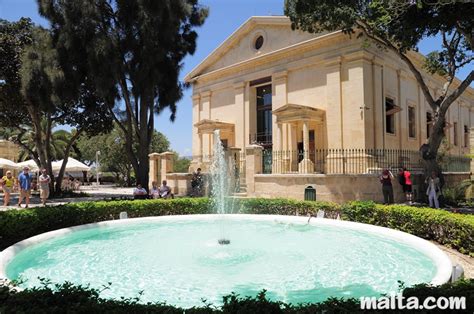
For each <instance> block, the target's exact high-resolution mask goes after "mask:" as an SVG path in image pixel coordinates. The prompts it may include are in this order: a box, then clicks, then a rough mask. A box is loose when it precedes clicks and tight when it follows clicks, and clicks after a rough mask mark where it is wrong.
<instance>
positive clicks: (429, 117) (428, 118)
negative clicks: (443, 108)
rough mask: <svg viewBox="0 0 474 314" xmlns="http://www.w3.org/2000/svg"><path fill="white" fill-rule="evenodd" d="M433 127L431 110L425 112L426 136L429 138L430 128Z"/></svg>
mask: <svg viewBox="0 0 474 314" xmlns="http://www.w3.org/2000/svg"><path fill="white" fill-rule="evenodd" d="M432 129H433V114H432V113H431V112H427V113H426V138H427V139H428V138H430V135H431V130H432Z"/></svg>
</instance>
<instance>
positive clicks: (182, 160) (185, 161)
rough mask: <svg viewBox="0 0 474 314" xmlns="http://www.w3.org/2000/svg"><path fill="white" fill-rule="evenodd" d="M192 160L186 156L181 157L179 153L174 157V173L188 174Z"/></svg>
mask: <svg viewBox="0 0 474 314" xmlns="http://www.w3.org/2000/svg"><path fill="white" fill-rule="evenodd" d="M190 164H191V159H190V158H188V157H184V156H179V154H178V153H176V154H175V155H174V172H178V173H188V171H189V165H190Z"/></svg>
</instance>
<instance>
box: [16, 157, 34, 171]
mask: <svg viewBox="0 0 474 314" xmlns="http://www.w3.org/2000/svg"><path fill="white" fill-rule="evenodd" d="M17 165H18V168H20V169H23V167H25V166H26V167H28V168H30V170H31V171H38V170H39V169H38V165H37V164H36V162H35V161H34V160H33V159H29V160H25V161H22V162H19V163H17Z"/></svg>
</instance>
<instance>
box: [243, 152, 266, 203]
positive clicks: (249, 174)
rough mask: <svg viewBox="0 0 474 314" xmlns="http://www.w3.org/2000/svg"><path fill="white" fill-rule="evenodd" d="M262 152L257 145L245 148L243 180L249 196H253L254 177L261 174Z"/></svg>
mask: <svg viewBox="0 0 474 314" xmlns="http://www.w3.org/2000/svg"><path fill="white" fill-rule="evenodd" d="M262 152H263V147H262V146H259V145H250V146H247V147H246V148H245V153H246V157H245V158H246V159H245V179H246V182H247V193H248V195H249V196H253V195H255V175H256V174H260V173H262Z"/></svg>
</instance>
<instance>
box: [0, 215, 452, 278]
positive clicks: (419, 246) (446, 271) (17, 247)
mask: <svg viewBox="0 0 474 314" xmlns="http://www.w3.org/2000/svg"><path fill="white" fill-rule="evenodd" d="M216 219H222V215H219V214H197V215H170V216H153V217H140V218H128V219H120V220H107V221H101V222H95V223H90V224H84V225H79V226H74V227H68V228H62V229H58V230H53V231H49V232H45V233H42V234H38V235H36V236H33V237H30V238H27V239H25V240H22V241H20V242H17V243H15V244H13V245H12V246H9V247H8V248H6V249H5V250H3V251H2V252H0V281H1V280H7V281H8V278H7V276H6V267H7V265H8V263H9V262H10V261H11V260H12V259H13V258H14V257H15V256H16V255H17V254H18V253H20V251H22V250H24V249H26V248H27V247H29V246H32V245H35V244H38V243H40V242H43V241H45V240H48V239H51V238H54V237H58V236H62V235H66V234H69V233H72V232H76V231H80V230H87V229H93V228H98V227H107V226H112V225H124V224H132V223H140V222H150V221H153V222H177V221H209V220H216ZM225 219H231V220H252V221H274V222H287V223H297V224H308V217H305V216H285V215H256V214H226V215H225ZM309 224H310V225H312V226H318V225H325V226H335V227H342V228H346V229H352V230H358V231H364V232H369V233H372V234H377V235H380V236H384V237H387V238H389V239H392V240H395V241H399V242H402V243H404V244H407V245H410V246H411V247H413V248H415V249H416V250H418V251H421V252H422V253H424V254H425V255H426V256H428V257H429V258H430V259H431V260H432V261H433V262H434V264H435V266H436V268H437V271H436V275H435V276H434V277H433V279H432V280H431V282H430V284H431V285H441V284H443V283H446V282H448V281H449V280H450V279H451V272H452V267H453V265H452V263H451V260H450V259H449V257H448V256H447V255H446V253H444V252H443V251H442V250H441V249H439V248H438V247H437V246H436V245H435V244H433V243H431V242H429V241H427V240H424V239H422V238H419V237H417V236H414V235H412V234H408V233H406V232H402V231H398V230H394V229H390V228H386V227H380V226H374V225H369V224H364V223H359V222H352V221H345V220H334V219H326V218H311V219H310V221H309Z"/></svg>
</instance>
